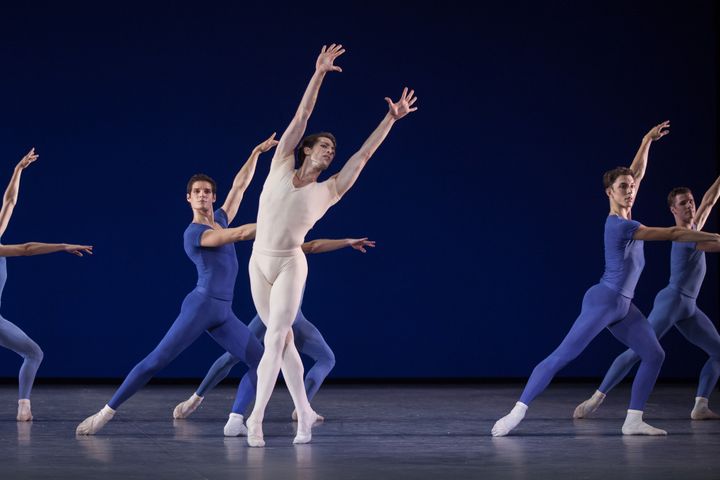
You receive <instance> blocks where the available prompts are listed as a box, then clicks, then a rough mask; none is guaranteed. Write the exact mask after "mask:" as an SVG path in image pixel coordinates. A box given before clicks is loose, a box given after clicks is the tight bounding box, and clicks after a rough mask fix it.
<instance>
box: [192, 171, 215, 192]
mask: <svg viewBox="0 0 720 480" xmlns="http://www.w3.org/2000/svg"><path fill="white" fill-rule="evenodd" d="M195 182H208V183H209V184H210V185H211V186H212V192H213V193H216V191H217V185H216V184H215V180H213V179H212V178H211V177H210V176H208V175H205V174H204V173H196V174H195V175H193V176H192V177H190V180H188V184H187V193H188V195H190V193H191V192H192V187H193V184H194V183H195Z"/></svg>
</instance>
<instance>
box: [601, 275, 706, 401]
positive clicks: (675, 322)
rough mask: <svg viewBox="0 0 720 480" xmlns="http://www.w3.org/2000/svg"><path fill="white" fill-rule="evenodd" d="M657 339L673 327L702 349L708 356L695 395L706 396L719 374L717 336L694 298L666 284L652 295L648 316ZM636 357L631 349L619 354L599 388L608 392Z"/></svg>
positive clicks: (625, 372) (636, 359) (634, 362)
mask: <svg viewBox="0 0 720 480" xmlns="http://www.w3.org/2000/svg"><path fill="white" fill-rule="evenodd" d="M648 321H649V322H650V325H651V326H652V329H653V330H654V331H655V335H657V338H658V339H660V338H662V337H663V336H664V335H665V334H666V333H667V332H668V331H669V330H670V329H671V328H672V327H673V326H675V328H677V329H678V330H679V331H680V333H682V334H683V336H684V337H685V338H687V339H688V341H689V342H690V343H693V344H695V345H697V346H698V347H700V348H701V349H703V350H704V351H705V352H706V353H707V354H708V355H709V356H710V358H709V359H708V360H707V362H705V366H703V368H702V370H701V372H700V381H699V383H698V389H697V396H698V397H704V398H709V396H710V393H711V392H712V390H713V388H715V385H716V384H717V381H718V376H720V335H718V331H717V329H716V328H715V325H713V323H712V321H710V319H709V318H708V317H707V315H705V314H704V313H703V312H702V311H701V310H700V309H699V308H697V305H696V304H695V299H694V298H692V297H688V296H686V295H683V294H682V293H680V292H678V291H677V290H675V289H674V288H672V287H666V288H664V289H663V290H661V291H660V292H659V293H658V294H657V296H656V297H655V304H654V305H653V310H652V312H650V317H649V318H648ZM638 360H639V357H638V356H637V354H635V352H633V351H632V350H627V351H625V352H624V353H622V354H620V355H619V356H618V357H617V358H616V359H615V361H614V362H613V364H612V366H611V367H610V370H608V372H607V374H606V375H605V378H604V379H603V382H602V384H601V385H600V388H599V390H600V391H601V392H603V393H608V392H609V391H610V390H612V389H613V387H615V385H617V384H618V383H620V381H621V380H622V379H623V378H625V376H626V375H627V374H628V373H629V372H630V370H631V369H632V367H633V366H634V365H635V364H636V363H637V361H638Z"/></svg>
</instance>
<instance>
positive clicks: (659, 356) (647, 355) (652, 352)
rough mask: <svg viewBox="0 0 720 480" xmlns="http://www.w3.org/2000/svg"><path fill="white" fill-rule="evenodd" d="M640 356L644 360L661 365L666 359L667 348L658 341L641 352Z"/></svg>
mask: <svg viewBox="0 0 720 480" xmlns="http://www.w3.org/2000/svg"><path fill="white" fill-rule="evenodd" d="M640 358H641V359H642V361H643V362H649V363H652V364H656V365H661V364H662V363H663V361H665V350H663V348H662V347H661V346H660V344H659V343H656V344H655V345H654V346H653V347H652V348H649V349H647V351H645V352H643V353H642V354H640Z"/></svg>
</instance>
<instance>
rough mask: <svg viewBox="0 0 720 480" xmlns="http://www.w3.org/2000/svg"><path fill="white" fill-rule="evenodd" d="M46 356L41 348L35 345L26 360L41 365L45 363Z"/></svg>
mask: <svg viewBox="0 0 720 480" xmlns="http://www.w3.org/2000/svg"><path fill="white" fill-rule="evenodd" d="M44 356H45V354H44V353H43V351H42V349H41V348H40V347H39V346H37V345H35V346H34V347H33V349H32V350H31V351H30V353H29V354H28V355H27V357H26V358H27V359H28V360H32V361H34V362H37V363H40V362H42V361H43V357H44Z"/></svg>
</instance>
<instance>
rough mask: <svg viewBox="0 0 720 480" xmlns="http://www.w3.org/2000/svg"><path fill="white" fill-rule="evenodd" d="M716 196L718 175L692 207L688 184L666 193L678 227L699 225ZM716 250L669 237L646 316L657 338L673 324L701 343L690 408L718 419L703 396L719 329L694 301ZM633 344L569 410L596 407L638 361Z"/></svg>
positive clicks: (718, 348)
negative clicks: (663, 280) (661, 280)
mask: <svg viewBox="0 0 720 480" xmlns="http://www.w3.org/2000/svg"><path fill="white" fill-rule="evenodd" d="M719 197H720V178H718V179H717V180H715V183H713V184H712V186H711V187H710V189H709V190H708V191H707V192H706V193H705V195H704V196H703V199H702V202H701V203H700V207H699V208H698V210H697V212H696V211H695V199H694V198H693V195H692V192H691V191H690V189H689V188H686V187H678V188H674V189H673V190H672V191H671V192H670V194H669V195H668V206H669V207H670V211H671V212H672V214H673V216H674V217H675V224H676V225H677V226H678V227H684V228H693V229H695V230H702V229H703V226H704V225H705V222H706V221H707V218H708V216H709V215H710V211H711V210H712V208H713V206H714V205H715V203H716V202H717V200H718V198H719ZM706 251H711V252H718V251H720V248H718V246H717V245H714V244H711V243H681V242H673V244H672V251H671V254H670V284H669V285H668V286H667V287H665V288H664V289H662V290H661V291H660V292H659V293H658V294H657V296H656V297H655V304H654V306H653V309H652V312H650V316H649V317H648V321H649V322H650V325H651V326H652V328H653V330H654V331H655V334H656V335H657V338H658V339H660V338H662V337H663V336H664V335H665V334H666V333H667V332H668V331H669V330H670V329H671V328H672V327H673V326H674V327H675V328H677V329H678V331H679V332H680V333H681V334H682V335H683V336H685V338H687V339H688V341H690V343H693V344H695V345H697V346H698V347H700V348H702V349H703V350H704V351H705V352H706V353H707V354H708V355H709V356H710V358H708V360H707V362H705V365H704V366H703V368H702V371H701V372H700V381H699V383H698V388H697V396H696V397H695V406H694V407H693V409H692V411H691V412H690V418H692V419H693V420H710V419H720V415H718V414H716V413H715V412H713V411H712V410H710V408H709V406H708V399H709V397H710V393H711V392H712V390H713V388H715V385H716V384H717V381H718V376H720V335H718V331H717V329H716V328H715V325H713V323H712V321H711V320H710V319H709V318H708V317H707V315H705V313H703V312H702V311H701V310H700V309H699V308H698V307H697V305H696V303H695V301H696V299H697V296H698V293H699V292H700V287H701V286H702V282H703V279H704V278H705V269H706V265H705V252H706ZM637 361H638V356H637V354H636V353H635V352H633V351H632V350H627V351H625V352H624V353H622V354H620V355H619V356H618V357H617V358H616V359H615V361H614V362H613V364H612V366H611V367H610V370H608V372H607V374H605V378H604V379H603V381H602V384H601V385H600V388H598V390H597V391H596V392H595V393H594V394H593V395H592V397H590V398H589V399H587V400H585V401H584V402H582V403H581V404H580V405H578V406H577V408H575V412H574V414H573V416H574V417H575V418H584V417H587V416H588V415H590V414H591V413H592V412H594V411H595V410H597V408H598V407H599V406H600V404H601V403H602V401H603V400H604V399H605V395H606V394H607V393H608V392H609V391H610V390H612V389H613V388H614V387H615V385H617V384H618V383H620V381H621V380H622V379H623V378H625V376H627V374H628V373H629V372H630V370H631V369H632V367H633V366H634V365H635V364H636V363H637Z"/></svg>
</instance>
